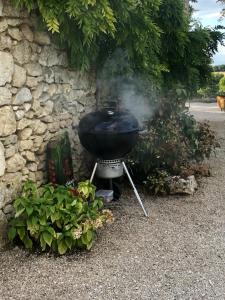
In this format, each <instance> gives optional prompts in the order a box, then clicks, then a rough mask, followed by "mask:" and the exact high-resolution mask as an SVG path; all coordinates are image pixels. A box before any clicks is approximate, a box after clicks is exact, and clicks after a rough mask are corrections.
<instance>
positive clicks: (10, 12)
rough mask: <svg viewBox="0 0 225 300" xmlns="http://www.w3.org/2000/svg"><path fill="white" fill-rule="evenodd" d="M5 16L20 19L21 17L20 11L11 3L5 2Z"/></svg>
mask: <svg viewBox="0 0 225 300" xmlns="http://www.w3.org/2000/svg"><path fill="white" fill-rule="evenodd" d="M3 16H6V17H16V18H18V17H19V16H20V9H18V8H15V7H14V6H12V4H11V1H6V0H4V8H3Z"/></svg>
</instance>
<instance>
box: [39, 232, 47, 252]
mask: <svg viewBox="0 0 225 300" xmlns="http://www.w3.org/2000/svg"><path fill="white" fill-rule="evenodd" d="M40 243H41V249H42V251H45V249H46V242H45V240H44V237H43V234H41V236H40Z"/></svg>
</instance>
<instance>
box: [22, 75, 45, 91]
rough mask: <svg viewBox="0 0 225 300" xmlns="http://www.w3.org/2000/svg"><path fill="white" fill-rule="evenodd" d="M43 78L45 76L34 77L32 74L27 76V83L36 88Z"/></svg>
mask: <svg viewBox="0 0 225 300" xmlns="http://www.w3.org/2000/svg"><path fill="white" fill-rule="evenodd" d="M42 80H43V77H42V76H40V77H32V76H27V82H26V85H27V86H28V87H29V88H31V89H34V88H36V87H37V86H38V84H39V82H40V81H42Z"/></svg>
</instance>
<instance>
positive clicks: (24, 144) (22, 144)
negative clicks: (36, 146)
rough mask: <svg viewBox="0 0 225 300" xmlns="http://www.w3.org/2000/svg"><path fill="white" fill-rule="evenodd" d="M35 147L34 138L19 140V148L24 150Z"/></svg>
mask: <svg viewBox="0 0 225 300" xmlns="http://www.w3.org/2000/svg"><path fill="white" fill-rule="evenodd" d="M32 148H33V141H32V140H23V141H20V142H19V150H20V151H21V152H22V151H24V150H31V149H32Z"/></svg>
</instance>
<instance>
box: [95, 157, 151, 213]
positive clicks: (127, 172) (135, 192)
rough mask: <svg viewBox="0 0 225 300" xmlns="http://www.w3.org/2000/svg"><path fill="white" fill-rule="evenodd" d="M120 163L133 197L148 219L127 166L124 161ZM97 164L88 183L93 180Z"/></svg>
mask: <svg viewBox="0 0 225 300" xmlns="http://www.w3.org/2000/svg"><path fill="white" fill-rule="evenodd" d="M121 163H122V166H123V170H124V171H125V173H126V174H127V177H128V179H129V181H130V184H131V186H132V188H133V191H134V194H135V196H136V198H137V200H138V202H139V204H140V206H141V208H142V210H143V212H144V214H145V216H146V217H148V213H147V211H146V209H145V207H144V205H143V203H142V201H141V197H140V196H139V194H138V191H137V189H136V187H135V185H134V183H133V180H132V178H131V176H130V173H129V171H128V169H127V166H126V164H125V162H124V161H122V162H121ZM98 164H99V163H98V162H96V163H95V166H94V169H93V171H92V174H91V178H90V182H92V181H93V179H94V176H95V173H96V170H97V167H98Z"/></svg>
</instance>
